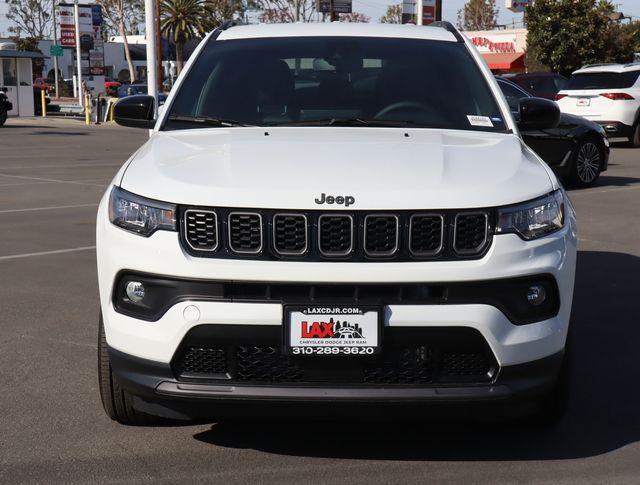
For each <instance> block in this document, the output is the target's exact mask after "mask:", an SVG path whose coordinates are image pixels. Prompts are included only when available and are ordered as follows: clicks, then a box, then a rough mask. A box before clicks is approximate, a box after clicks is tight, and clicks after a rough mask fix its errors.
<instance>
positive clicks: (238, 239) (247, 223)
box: [228, 212, 262, 253]
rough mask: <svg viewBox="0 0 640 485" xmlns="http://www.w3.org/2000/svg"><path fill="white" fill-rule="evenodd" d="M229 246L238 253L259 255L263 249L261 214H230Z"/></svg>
mask: <svg viewBox="0 0 640 485" xmlns="http://www.w3.org/2000/svg"><path fill="white" fill-rule="evenodd" d="M228 230H229V246H230V247H231V250H232V251H235V252H236V253H258V252H260V250H261V249H262V218H261V217H260V215H259V214H251V213H244V212H233V213H231V214H229V228H228Z"/></svg>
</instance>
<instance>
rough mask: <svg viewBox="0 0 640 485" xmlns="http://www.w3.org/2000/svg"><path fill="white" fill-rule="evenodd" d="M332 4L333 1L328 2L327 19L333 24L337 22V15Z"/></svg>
mask: <svg viewBox="0 0 640 485" xmlns="http://www.w3.org/2000/svg"><path fill="white" fill-rule="evenodd" d="M333 2H334V0H329V19H330V20H331V22H335V21H337V20H338V14H337V13H335V12H334V10H333V7H334V5H333Z"/></svg>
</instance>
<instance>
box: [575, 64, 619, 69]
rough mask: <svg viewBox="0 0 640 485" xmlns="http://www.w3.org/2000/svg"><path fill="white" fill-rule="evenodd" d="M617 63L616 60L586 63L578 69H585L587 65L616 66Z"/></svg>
mask: <svg viewBox="0 0 640 485" xmlns="http://www.w3.org/2000/svg"><path fill="white" fill-rule="evenodd" d="M617 65H619V63H617V62H601V63H599V64H586V65H584V66H582V67H581V68H580V69H585V68H587V67H602V66H617Z"/></svg>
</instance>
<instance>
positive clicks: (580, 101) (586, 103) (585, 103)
mask: <svg viewBox="0 0 640 485" xmlns="http://www.w3.org/2000/svg"><path fill="white" fill-rule="evenodd" d="M590 104H591V98H578V100H577V101H576V105H578V106H589V105H590Z"/></svg>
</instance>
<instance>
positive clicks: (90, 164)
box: [3, 155, 122, 170]
mask: <svg viewBox="0 0 640 485" xmlns="http://www.w3.org/2000/svg"><path fill="white" fill-rule="evenodd" d="M30 158H33V156H32V155H31V156H30ZM121 166H122V163H96V162H95V161H94V160H90V161H87V162H86V163H75V164H65V165H26V166H25V165H18V166H13V167H12V166H8V167H3V168H4V169H5V170H7V169H8V170H29V169H31V168H84V167H121Z"/></svg>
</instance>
